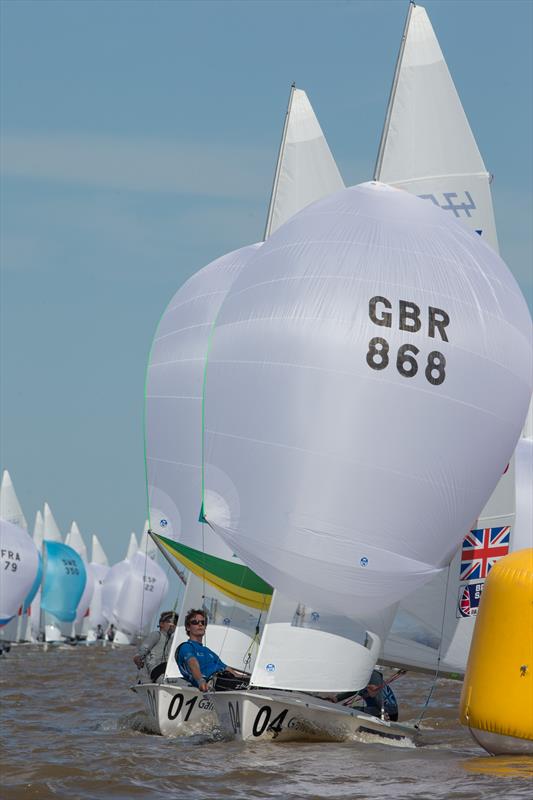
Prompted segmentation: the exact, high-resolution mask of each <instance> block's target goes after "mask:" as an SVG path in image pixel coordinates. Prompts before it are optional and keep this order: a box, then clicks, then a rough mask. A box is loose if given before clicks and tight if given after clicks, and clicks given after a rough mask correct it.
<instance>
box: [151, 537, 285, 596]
mask: <svg viewBox="0 0 533 800" xmlns="http://www.w3.org/2000/svg"><path fill="white" fill-rule="evenodd" d="M151 535H152V537H153V539H154V540H155V541H156V543H157V544H158V545H159V546H160V547H161V548H162V549H163V550H164V551H166V552H167V553H170V555H172V556H174V558H176V559H177V560H178V561H179V562H180V563H181V564H183V566H184V567H186V568H187V569H188V570H190V571H191V572H192V573H194V575H197V576H198V577H199V578H201V579H202V580H205V581H207V582H208V583H210V584H211V585H212V586H214V587H215V588H216V589H218V590H219V591H221V592H223V593H224V594H225V595H227V597H230V598H231V599H232V600H235V601H236V602H237V603H242V605H245V606H249V607H250V608H257V609H260V610H261V611H266V610H267V609H268V607H269V605H270V600H271V599H272V591H273V589H272V587H271V586H270V585H269V584H268V583H266V582H265V581H264V580H263V579H262V578H260V577H259V575H256V574H255V572H252V570H251V569H249V568H248V567H246V566H245V565H244V564H235V563H233V562H231V561H227V560H226V559H224V558H218V557H217V556H211V555H209V554H208V553H203V552H202V551H201V550H195V549H194V548H193V547H187V546H186V545H184V544H181V543H180V542H175V541H174V540H173V539H167V538H165V537H164V536H161V535H160V534H159V533H154V532H151Z"/></svg>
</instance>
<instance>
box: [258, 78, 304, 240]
mask: <svg viewBox="0 0 533 800" xmlns="http://www.w3.org/2000/svg"><path fill="white" fill-rule="evenodd" d="M295 89H296V84H295V83H294V81H293V82H292V83H291V91H290V94H289V102H288V104H287V112H286V114H285V123H284V125H283V133H282V134H281V142H280V145H279V152H278V163H277V164H276V171H275V173H274V181H273V183H272V192H271V194H270V204H269V206H268V214H267V220H266V225H265V233H264V235H263V241H264V242H265V241H266V240H267V239H268V237H269V236H270V231H271V228H272V216H273V214H274V205H275V201H276V194H277V191H278V183H279V173H280V170H281V161H282V158H283V152H284V150H285V140H286V138H287V128H288V127H289V119H290V114H291V107H292V98H293V96H294V90H295Z"/></svg>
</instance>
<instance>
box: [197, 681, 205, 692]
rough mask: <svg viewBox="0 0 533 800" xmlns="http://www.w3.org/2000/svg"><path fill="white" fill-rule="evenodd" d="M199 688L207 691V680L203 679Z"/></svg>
mask: <svg viewBox="0 0 533 800" xmlns="http://www.w3.org/2000/svg"><path fill="white" fill-rule="evenodd" d="M198 688H199V689H200V691H201V692H207V681H205V680H201V681H200V682H199V684H198Z"/></svg>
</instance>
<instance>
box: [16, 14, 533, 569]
mask: <svg viewBox="0 0 533 800" xmlns="http://www.w3.org/2000/svg"><path fill="white" fill-rule="evenodd" d="M424 6H425V8H426V10H427V11H428V14H429V17H430V19H431V22H432V24H433V27H434V29H435V32H436V34H437V37H438V38H439V42H440V45H441V48H442V50H443V52H444V56H445V58H446V60H447V63H448V66H449V69H450V71H451V74H452V76H453V78H454V81H455V84H456V87H457V89H458V92H459V95H460V97H461V100H462V102H463V106H464V108H465V111H466V113H467V116H468V118H469V121H470V124H471V127H472V129H473V131H474V135H475V137H476V140H477V142H478V145H479V148H480V151H481V153H482V156H483V158H484V161H485V164H486V166H487V169H488V170H489V171H490V172H492V173H493V174H494V182H493V187H492V188H493V200H494V206H495V214H496V223H497V229H498V237H499V243H500V248H501V253H502V256H503V258H504V259H505V260H506V262H507V264H508V265H509V267H510V268H511V270H512V271H513V273H514V275H515V277H516V278H517V280H518V282H519V284H520V286H521V288H522V291H523V292H524V295H525V296H526V298H527V300H528V303H529V305H530V308H531V307H533V249H532V239H533V231H532V228H533V205H532V195H533V169H532V160H533V158H532V141H533V130H532V116H533V110H532V97H533V87H532V76H533V56H532V38H533V37H532V34H533V3H532V2H530V0H507V2H505V3H498V2H492V1H491V0H489V1H488V2H486V1H485V0H460V2H456V1H455V0H428V2H426V3H424ZM406 13H407V2H404V0H371V1H369V2H363V1H362V0H338V1H337V0H328V2H321V0H314V2H307V0H300V1H299V2H291V0H279V1H278V0H257V1H256V2H253V0H248V2H239V0H236V2H225V0H218V1H217V2H209V1H207V0H205V1H202V0H196V2H188V0H181V2H172V1H171V0H165V1H161V0H149V1H147V2H145V0H134V2H130V0H114V2H113V1H112V0H106V1H103V0H91V1H90V2H86V1H85V0H77V2H70V1H68V2H63V0H38V1H37V2H33V0H1V2H0V15H1V19H0V22H1V25H0V29H1V64H0V112H1V150H0V168H1V196H0V235H1V238H0V247H1V250H0V256H1V267H2V277H1V312H2V327H1V361H0V367H1V375H0V378H1V384H2V388H1V406H0V423H1V427H0V434H1V440H0V441H1V444H0V447H1V452H0V456H1V467H2V469H8V470H9V472H10V474H11V477H12V480H13V482H14V485H15V489H16V492H17V494H18V497H19V500H20V502H21V505H22V507H23V510H24V513H25V515H26V518H27V519H28V522H29V524H30V528H32V527H33V521H34V518H35V513H36V511H37V509H39V508H42V505H43V503H44V502H45V501H47V502H48V503H49V504H50V506H51V508H52V511H53V513H54V516H55V518H56V520H57V522H58V524H59V526H60V528H61V530H62V532H63V533H66V532H67V530H68V529H69V528H70V525H71V522H72V520H76V522H77V523H78V525H79V527H80V529H81V532H82V535H83V536H84V538H85V540H86V542H87V543H89V541H90V535H91V534H93V533H96V534H98V536H99V538H100V539H101V541H102V544H103V546H104V548H105V549H106V551H107V554H108V556H109V558H110V562H115V561H117V560H120V559H121V558H123V557H124V555H125V551H126V548H127V543H128V539H129V535H130V532H131V531H135V532H136V533H137V534H138V535H139V534H140V532H141V531H142V528H143V524H144V520H145V518H146V516H147V509H146V489H145V473H144V446H143V430H142V426H143V402H144V379H145V370H146V364H147V360H148V355H149V351H150V346H151V342H152V338H153V336H154V333H155V329H156V327H157V324H158V321H159V319H160V317H161V314H162V313H163V311H164V309H165V307H166V305H167V303H168V302H169V300H170V299H171V297H172V296H173V294H174V293H175V292H176V290H177V289H178V288H179V286H180V285H181V284H182V283H183V282H184V281H185V280H186V279H187V278H188V277H189V276H190V275H192V274H193V273H194V272H196V271H197V270H198V269H200V268H201V267H203V266H204V265H205V264H207V263H209V262H210V261H212V260H213V259H214V258H217V257H218V256H220V255H222V254H224V253H226V252H228V251H230V250H233V249H236V248H238V247H241V246H243V245H245V244H250V243H252V242H255V241H258V240H260V239H261V238H262V234H263V229H264V225H265V219H266V213H267V207H268V200H269V196H270V190H271V186H272V178H273V172H274V167H275V163H276V158H277V152H278V147H279V141H280V136H281V131H282V126H283V120H284V115H285V110H286V106H287V100H288V96H289V89H290V84H291V83H292V81H295V82H296V84H297V86H298V87H299V88H302V89H305V91H306V92H307V94H308V96H309V99H310V101H311V103H312V105H313V107H314V110H315V112H316V114H317V116H318V119H319V121H320V123H321V126H322V129H323V131H324V133H325V135H326V138H327V140H328V143H329V145H330V147H331V150H332V152H333V155H334V157H335V159H336V161H337V163H338V165H339V168H340V171H341V173H342V175H343V177H344V180H345V182H346V184H347V185H353V184H356V183H360V182H362V181H365V180H369V179H371V178H372V174H373V167H374V162H375V158H376V154H377V148H378V144H379V138H380V135H381V129H382V125H383V119H384V116H385V111H386V105H387V100H388V95H389V91H390V85H391V81H392V76H393V72H394V66H395V62H396V56H397V53H398V48H399V44H400V38H401V34H402V30H403V25H404V21H405V16H406Z"/></svg>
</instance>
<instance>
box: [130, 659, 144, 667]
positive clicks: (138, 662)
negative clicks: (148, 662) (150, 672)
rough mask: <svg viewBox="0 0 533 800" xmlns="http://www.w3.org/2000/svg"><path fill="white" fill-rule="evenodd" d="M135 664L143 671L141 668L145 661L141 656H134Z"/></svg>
mask: <svg viewBox="0 0 533 800" xmlns="http://www.w3.org/2000/svg"><path fill="white" fill-rule="evenodd" d="M133 662H134V664H135V666H136V667H138V668H139V669H141V667H142V666H143V664H144V661H143V660H142V658H141V656H133Z"/></svg>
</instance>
